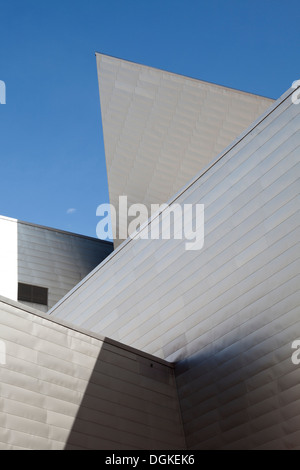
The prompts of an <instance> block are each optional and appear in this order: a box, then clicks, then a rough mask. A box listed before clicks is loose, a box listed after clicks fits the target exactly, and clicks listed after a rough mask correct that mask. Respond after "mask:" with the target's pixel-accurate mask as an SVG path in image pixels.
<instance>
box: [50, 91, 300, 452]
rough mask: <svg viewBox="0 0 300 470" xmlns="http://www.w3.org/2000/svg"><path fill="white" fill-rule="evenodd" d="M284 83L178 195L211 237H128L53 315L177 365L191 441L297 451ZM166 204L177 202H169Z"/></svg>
mask: <svg viewBox="0 0 300 470" xmlns="http://www.w3.org/2000/svg"><path fill="white" fill-rule="evenodd" d="M292 92H293V90H289V91H288V92H286V93H285V94H284V95H283V96H282V97H281V98H280V99H279V100H278V101H277V102H276V103H275V104H274V105H273V106H272V107H271V108H270V109H269V110H268V112H267V113H265V115H263V116H262V117H261V119H258V120H257V121H256V122H255V123H254V124H253V126H252V127H250V128H249V129H248V130H247V131H246V132H245V133H244V134H243V135H242V136H241V138H239V139H237V140H236V141H235V142H234V143H233V144H232V145H231V146H230V147H228V149H226V150H225V151H224V153H222V154H221V155H220V156H219V157H217V158H216V160H215V161H214V162H212V163H211V165H209V166H208V167H207V168H206V169H204V170H203V171H202V172H201V173H200V174H199V175H197V176H196V177H195V178H194V180H193V181H191V183H189V184H188V185H186V187H185V188H183V189H182V190H181V191H180V192H179V193H178V194H177V195H176V196H175V197H174V199H173V201H174V202H175V201H176V202H177V203H178V202H179V203H180V204H184V203H193V204H196V203H201V204H204V205H205V241H204V247H203V248H202V249H201V250H199V251H186V250H185V240H141V239H133V240H130V239H129V240H127V241H126V242H125V243H123V244H122V245H121V246H120V247H119V248H118V249H117V250H116V251H115V252H114V253H112V254H111V255H110V257H109V258H107V260H105V261H104V262H103V263H102V264H101V265H100V266H99V267H98V268H96V269H95V270H94V271H93V272H92V273H91V274H90V275H89V276H87V278H86V279H84V280H83V281H82V282H81V283H80V284H79V285H78V286H76V288H75V289H73V291H72V292H71V293H70V294H69V295H67V296H66V297H65V299H63V300H62V301H61V302H60V303H59V304H58V305H56V306H55V307H54V308H53V310H52V312H50V313H52V315H55V316H57V317H58V318H61V319H65V320H68V321H70V322H72V323H74V324H76V325H80V326H82V327H84V328H87V329H89V330H91V331H95V332H99V333H100V332H101V333H102V334H105V335H107V336H110V337H112V338H114V339H116V340H119V341H122V342H124V343H126V344H128V345H131V346H133V347H136V348H138V349H141V350H143V351H146V352H148V353H151V354H154V355H156V356H158V357H161V358H164V359H167V360H170V361H174V362H176V377H177V386H178V392H179V399H180V405H181V410H182V417H183V423H184V430H185V436H186V441H187V445H188V448H191V449H196V448H200V449H223V448H224V449H232V448H234V449H238V448H242V449H265V448H270V449H271V448H275V449H276V448H277V449H299V448H300V416H299V414H300V411H299V410H300V406H299V405H300V403H299V380H300V365H296V364H294V363H293V362H292V360H291V357H292V352H293V350H292V343H293V341H294V340H297V339H300V307H299V306H300V293H299V281H300V275H299V274H300V263H299V254H300V251H299V235H300V230H299V220H300V218H299V199H300V198H299V151H300V105H295V104H293V103H292V100H291V94H292ZM170 204H172V202H171V201H170Z"/></svg>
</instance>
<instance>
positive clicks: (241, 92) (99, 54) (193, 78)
mask: <svg viewBox="0 0 300 470" xmlns="http://www.w3.org/2000/svg"><path fill="white" fill-rule="evenodd" d="M97 55H98V56H102V57H108V58H109V59H115V60H119V61H122V62H127V63H128V64H133V65H135V66H140V67H145V68H147V69H151V70H155V71H159V72H162V73H166V74H168V75H171V76H174V77H181V78H186V79H187V80H191V81H194V82H196V83H203V84H205V85H212V86H214V87H218V88H221V89H223V90H230V91H233V92H236V93H240V94H244V95H249V96H257V97H258V98H264V99H266V100H270V101H271V102H274V101H275V99H274V98H270V97H269V96H264V95H259V94H257V93H251V92H249V91H244V90H240V89H238V88H233V87H230V86H227V85H220V84H219V83H214V82H209V81H207V80H200V79H198V78H195V77H191V76H190V75H183V74H180V73H177V72H171V71H169V70H165V69H160V68H159V67H153V66H151V65H146V64H141V63H139V62H134V61H133V60H128V59H122V58H121V57H117V56H113V55H109V54H104V53H102V52H97V51H96V52H95V56H96V57H97Z"/></svg>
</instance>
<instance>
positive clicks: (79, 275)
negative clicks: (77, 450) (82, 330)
mask: <svg viewBox="0 0 300 470" xmlns="http://www.w3.org/2000/svg"><path fill="white" fill-rule="evenodd" d="M111 251H112V244H110V243H108V242H105V241H101V240H97V239H92V238H89V237H83V236H78V235H75V234H71V233H66V232H62V231H59V230H54V229H48V228H45V227H39V226H36V225H33V224H26V223H23V222H18V261H17V264H18V281H19V282H21V283H25V284H32V285H37V286H41V287H46V288H48V290H49V291H48V306H45V307H44V306H42V305H37V304H34V305H33V304H31V303H30V304H28V305H31V306H32V307H34V308H38V309H39V310H42V311H44V312H46V311H47V310H48V309H49V308H51V307H53V305H54V304H55V303H56V302H58V300H60V299H61V298H62V297H63V296H64V295H65V294H66V293H67V292H69V291H70V290H71V289H72V288H73V287H74V286H75V285H76V284H77V283H78V282H79V281H81V279H83V278H84V277H85V276H86V275H87V274H88V273H89V272H90V271H92V269H94V268H95V266H97V265H98V264H100V262H101V261H102V260H103V259H104V258H106V256H108V255H109V254H110V253H111Z"/></svg>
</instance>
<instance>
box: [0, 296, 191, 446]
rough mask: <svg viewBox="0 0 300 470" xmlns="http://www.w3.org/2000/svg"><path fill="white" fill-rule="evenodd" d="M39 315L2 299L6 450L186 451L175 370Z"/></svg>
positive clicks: (0, 401) (0, 403) (0, 426)
mask: <svg viewBox="0 0 300 470" xmlns="http://www.w3.org/2000/svg"><path fill="white" fill-rule="evenodd" d="M26 309H27V310H26ZM33 312H34V311H33V310H28V307H25V306H24V307H23V306H22V305H21V304H17V303H12V302H10V301H8V300H6V299H3V298H2V299H0V340H1V341H2V342H5V345H6V364H5V365H3V364H0V377H1V385H0V449H64V448H66V449H80V448H82V449H97V448H100V449H148V448H149V449H155V448H158V449H162V448H163V449H164V448H170V449H173V448H184V446H185V443H184V436H183V430H182V423H181V417H180V412H179V404H178V397H177V391H176V386H175V378H174V370H173V368H172V367H171V366H169V365H167V364H165V363H163V361H159V360H157V359H156V358H153V357H151V356H147V355H143V354H140V353H138V352H137V351H135V350H132V349H131V348H124V347H123V346H122V345H120V344H116V343H114V342H112V341H111V342H110V341H109V340H105V339H104V338H103V339H102V340H101V339H98V338H95V337H91V336H89V335H86V334H84V333H82V332H78V331H76V330H74V329H70V328H68V327H67V326H65V325H61V324H58V323H56V322H55V321H54V322H53V321H51V320H50V319H48V318H47V317H45V316H44V317H43V316H42V315H40V314H37V313H33Z"/></svg>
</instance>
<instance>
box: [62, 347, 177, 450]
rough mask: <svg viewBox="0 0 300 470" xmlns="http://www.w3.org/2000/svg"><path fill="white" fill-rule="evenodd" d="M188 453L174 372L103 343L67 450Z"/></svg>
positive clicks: (141, 356)
mask: <svg viewBox="0 0 300 470" xmlns="http://www.w3.org/2000/svg"><path fill="white" fill-rule="evenodd" d="M184 448H185V441H184V434H183V429H182V422H181V416H180V410H179V402H178V396H177V390H176V385H175V377H174V369H173V367H171V366H168V365H165V364H162V363H160V362H156V361H155V360H154V361H153V360H152V359H151V357H150V358H148V357H147V356H143V355H138V354H135V353H133V352H132V351H128V350H126V349H121V348H117V347H116V346H114V345H112V344H110V343H107V342H106V341H105V342H104V343H103V347H102V349H101V351H100V354H99V356H98V359H97V361H96V364H95V367H94V370H93V372H92V374H91V377H90V380H89V383H88V386H87V388H86V390H85V394H84V397H83V399H82V402H81V404H80V407H79V410H78V413H77V416H76V418H75V421H74V423H73V426H72V429H71V431H70V434H69V437H68V440H67V443H66V446H65V450H74V449H86V450H88V449H94V450H97V449H111V450H122V449H184Z"/></svg>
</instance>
